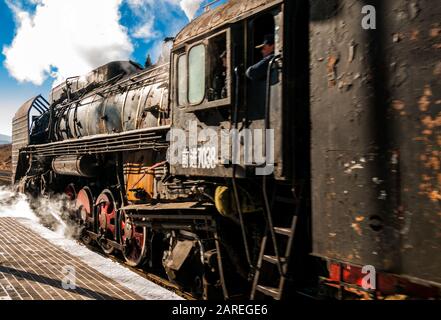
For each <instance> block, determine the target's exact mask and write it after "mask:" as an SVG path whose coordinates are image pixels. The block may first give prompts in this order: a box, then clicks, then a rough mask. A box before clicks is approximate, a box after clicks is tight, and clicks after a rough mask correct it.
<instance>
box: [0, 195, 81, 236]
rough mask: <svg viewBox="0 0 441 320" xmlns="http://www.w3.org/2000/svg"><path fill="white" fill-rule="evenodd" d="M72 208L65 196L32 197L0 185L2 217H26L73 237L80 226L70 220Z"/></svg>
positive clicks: (0, 214)
mask: <svg viewBox="0 0 441 320" xmlns="http://www.w3.org/2000/svg"><path fill="white" fill-rule="evenodd" d="M69 215H70V208H69V203H68V202H67V200H66V198H65V197H64V196H53V197H51V198H48V197H40V198H38V199H32V200H31V199H30V198H29V197H27V196H26V195H24V194H21V193H18V192H15V191H14V190H12V188H11V187H0V218H24V219H29V220H32V221H35V222H38V223H40V224H42V225H44V226H45V227H48V228H49V229H51V230H53V231H55V232H56V233H57V234H58V235H59V236H62V237H66V238H72V237H73V236H75V235H76V234H78V232H79V230H78V227H77V226H76V225H75V224H74V223H73V222H71V221H70V220H69Z"/></svg>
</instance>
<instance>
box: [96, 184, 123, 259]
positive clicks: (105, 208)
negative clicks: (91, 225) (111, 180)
mask: <svg viewBox="0 0 441 320" xmlns="http://www.w3.org/2000/svg"><path fill="white" fill-rule="evenodd" d="M96 206H97V218H98V228H99V231H100V233H101V234H102V235H104V237H105V239H109V240H115V239H116V223H115V222H116V212H117V211H118V203H117V202H116V201H115V197H114V196H113V193H112V191H110V190H108V189H106V190H104V191H103V192H102V193H101V194H100V195H99V197H98V199H97V200H96ZM99 244H100V246H101V249H103V251H104V252H105V253H106V254H108V255H110V254H112V253H113V252H114V251H115V248H114V247H113V246H111V245H110V244H107V243H106V241H100V242H99Z"/></svg>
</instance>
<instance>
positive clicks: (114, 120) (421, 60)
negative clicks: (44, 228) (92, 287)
mask: <svg viewBox="0 0 441 320" xmlns="http://www.w3.org/2000/svg"><path fill="white" fill-rule="evenodd" d="M434 2H435V1H434ZM430 4H431V1H423V2H421V1H420V2H419V3H418V2H416V4H415V3H413V2H412V3H410V2H409V1H406V0H388V1H380V0H378V1H374V0H373V1H363V0H358V1H345V0H326V1H324V0H311V1H301V0H297V1H282V0H248V1H239V0H231V1H229V2H228V3H226V4H224V5H222V6H220V7H218V8H216V9H213V10H207V11H206V12H205V13H204V14H202V15H201V16H200V17H198V18H197V19H195V20H194V21H192V22H191V23H190V24H188V25H187V26H186V27H185V28H184V29H183V30H182V31H181V32H180V33H179V34H178V35H177V36H176V37H175V38H174V39H173V45H172V50H171V54H170V55H169V56H167V55H166V56H164V57H163V59H161V61H160V62H158V63H157V64H155V65H153V66H148V67H147V68H142V67H140V66H139V65H137V64H136V63H133V62H112V63H110V64H107V65H105V66H102V67H100V68H98V69H96V70H94V71H92V72H91V73H89V74H87V75H85V76H81V77H74V78H69V79H67V80H66V81H65V82H64V83H63V84H61V85H59V86H58V87H56V88H54V89H53V90H52V92H51V94H50V98H49V101H46V100H45V99H44V98H43V97H41V96H39V97H36V98H32V99H31V100H29V101H28V102H26V103H25V104H24V105H23V106H22V107H21V108H20V109H19V111H18V112H17V114H16V116H15V118H14V122H13V170H14V172H13V180H14V183H15V184H16V185H17V186H18V187H19V188H20V190H22V191H23V192H27V193H30V194H33V195H35V196H38V195H42V194H54V193H64V194H65V195H66V196H67V197H69V199H70V200H72V201H73V202H74V203H75V219H76V220H77V221H78V223H79V224H80V225H81V226H82V232H81V239H82V240H83V241H84V242H85V243H92V242H94V243H96V244H98V245H99V246H101V248H102V249H103V250H104V252H105V253H107V254H113V253H114V252H115V251H119V252H121V253H122V255H123V256H124V258H125V260H126V261H127V263H128V264H129V265H131V266H143V267H144V268H146V269H149V270H152V271H154V272H157V273H159V274H161V275H163V276H164V277H167V278H168V279H169V280H171V281H173V282H175V283H177V284H178V285H180V286H181V287H182V288H184V289H185V290H188V291H191V292H192V293H193V294H194V295H196V296H199V297H203V298H216V297H217V298H224V299H234V298H237V297H243V298H253V299H258V298H261V297H272V298H274V299H282V298H290V297H294V296H295V295H297V294H302V295H308V296H314V297H321V296H332V297H338V298H345V297H346V296H353V295H355V296H358V297H362V298H379V299H381V298H386V297H395V298H397V297H422V298H439V295H440V287H441V255H440V254H441V207H440V204H441V170H440V157H441V148H440V146H441V140H440V139H441V131H440V126H441V123H440V117H441V79H440V75H441V70H440V68H441V66H440V61H441V47H440V43H441V25H440V24H439V17H440V16H441V6H439V5H438V4H437V3H432V5H430ZM368 14H370V15H371V16H370V17H369V19H370V21H369V23H367V24H366V23H365V24H363V23H362V21H363V20H364V19H365V18H366V15H368ZM365 22H366V21H365ZM267 35H271V36H272V37H273V39H274V40H273V41H274V46H275V51H274V54H273V55H271V56H270V58H269V59H268V61H267V64H266V66H267V67H266V70H265V76H264V77H263V78H262V79H259V80H256V79H250V78H249V77H247V72H246V71H247V69H248V68H249V67H250V66H253V65H255V64H256V63H258V62H259V61H260V60H261V59H262V56H261V53H260V52H259V50H256V46H258V45H259V44H261V43H262V42H263V41H264V40H265V39H266V38H267ZM366 279H368V281H366Z"/></svg>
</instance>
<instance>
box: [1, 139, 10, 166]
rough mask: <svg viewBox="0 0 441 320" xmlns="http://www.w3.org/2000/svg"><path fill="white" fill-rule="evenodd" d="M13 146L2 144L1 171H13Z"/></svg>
mask: <svg viewBox="0 0 441 320" xmlns="http://www.w3.org/2000/svg"><path fill="white" fill-rule="evenodd" d="M11 160H12V146H11V145H10V144H8V145H2V146H0V171H11Z"/></svg>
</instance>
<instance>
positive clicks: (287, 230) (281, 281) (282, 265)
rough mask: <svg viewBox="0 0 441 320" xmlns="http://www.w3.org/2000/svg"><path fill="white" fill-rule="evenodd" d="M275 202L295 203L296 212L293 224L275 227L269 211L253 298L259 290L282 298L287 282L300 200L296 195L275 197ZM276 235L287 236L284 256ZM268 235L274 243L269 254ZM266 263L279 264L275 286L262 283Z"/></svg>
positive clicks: (255, 277)
mask: <svg viewBox="0 0 441 320" xmlns="http://www.w3.org/2000/svg"><path fill="white" fill-rule="evenodd" d="M274 202H281V203H289V204H294V205H295V206H296V208H295V209H294V212H295V213H294V215H293V217H292V221H291V226H289V227H275V226H274V225H273V221H272V217H271V213H270V212H269V213H268V219H267V227H266V231H265V235H264V236H263V238H262V242H261V247H260V253H259V259H258V262H257V268H256V271H255V275H254V281H253V285H252V290H251V300H255V299H256V294H257V293H258V292H260V293H262V294H263V295H266V296H269V297H272V298H273V299H275V300H281V299H282V297H283V294H284V289H285V284H286V281H287V272H288V266H289V265H288V264H289V258H290V254H291V250H292V246H293V243H294V236H295V230H296V226H297V219H298V205H299V203H298V202H299V201H298V200H297V199H296V198H295V197H294V198H293V199H291V198H285V197H275V199H274ZM273 204H274V203H273ZM276 235H278V236H279V237H281V239H283V238H285V239H284V240H285V241H286V249H285V252H284V255H283V256H280V253H279V252H280V249H279V248H280V246H279V242H280V241H282V240H281V239H279V240H277V237H276ZM268 237H271V239H270V242H272V243H273V248H272V249H273V250H274V253H272V254H271V255H270V254H267V251H268V248H267V246H268V240H269V239H268ZM282 237H283V238H282ZM264 263H268V264H272V265H275V266H277V272H278V281H276V282H278V283H276V285H275V286H268V285H263V284H260V280H261V278H260V276H261V269H262V266H263V264H264Z"/></svg>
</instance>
